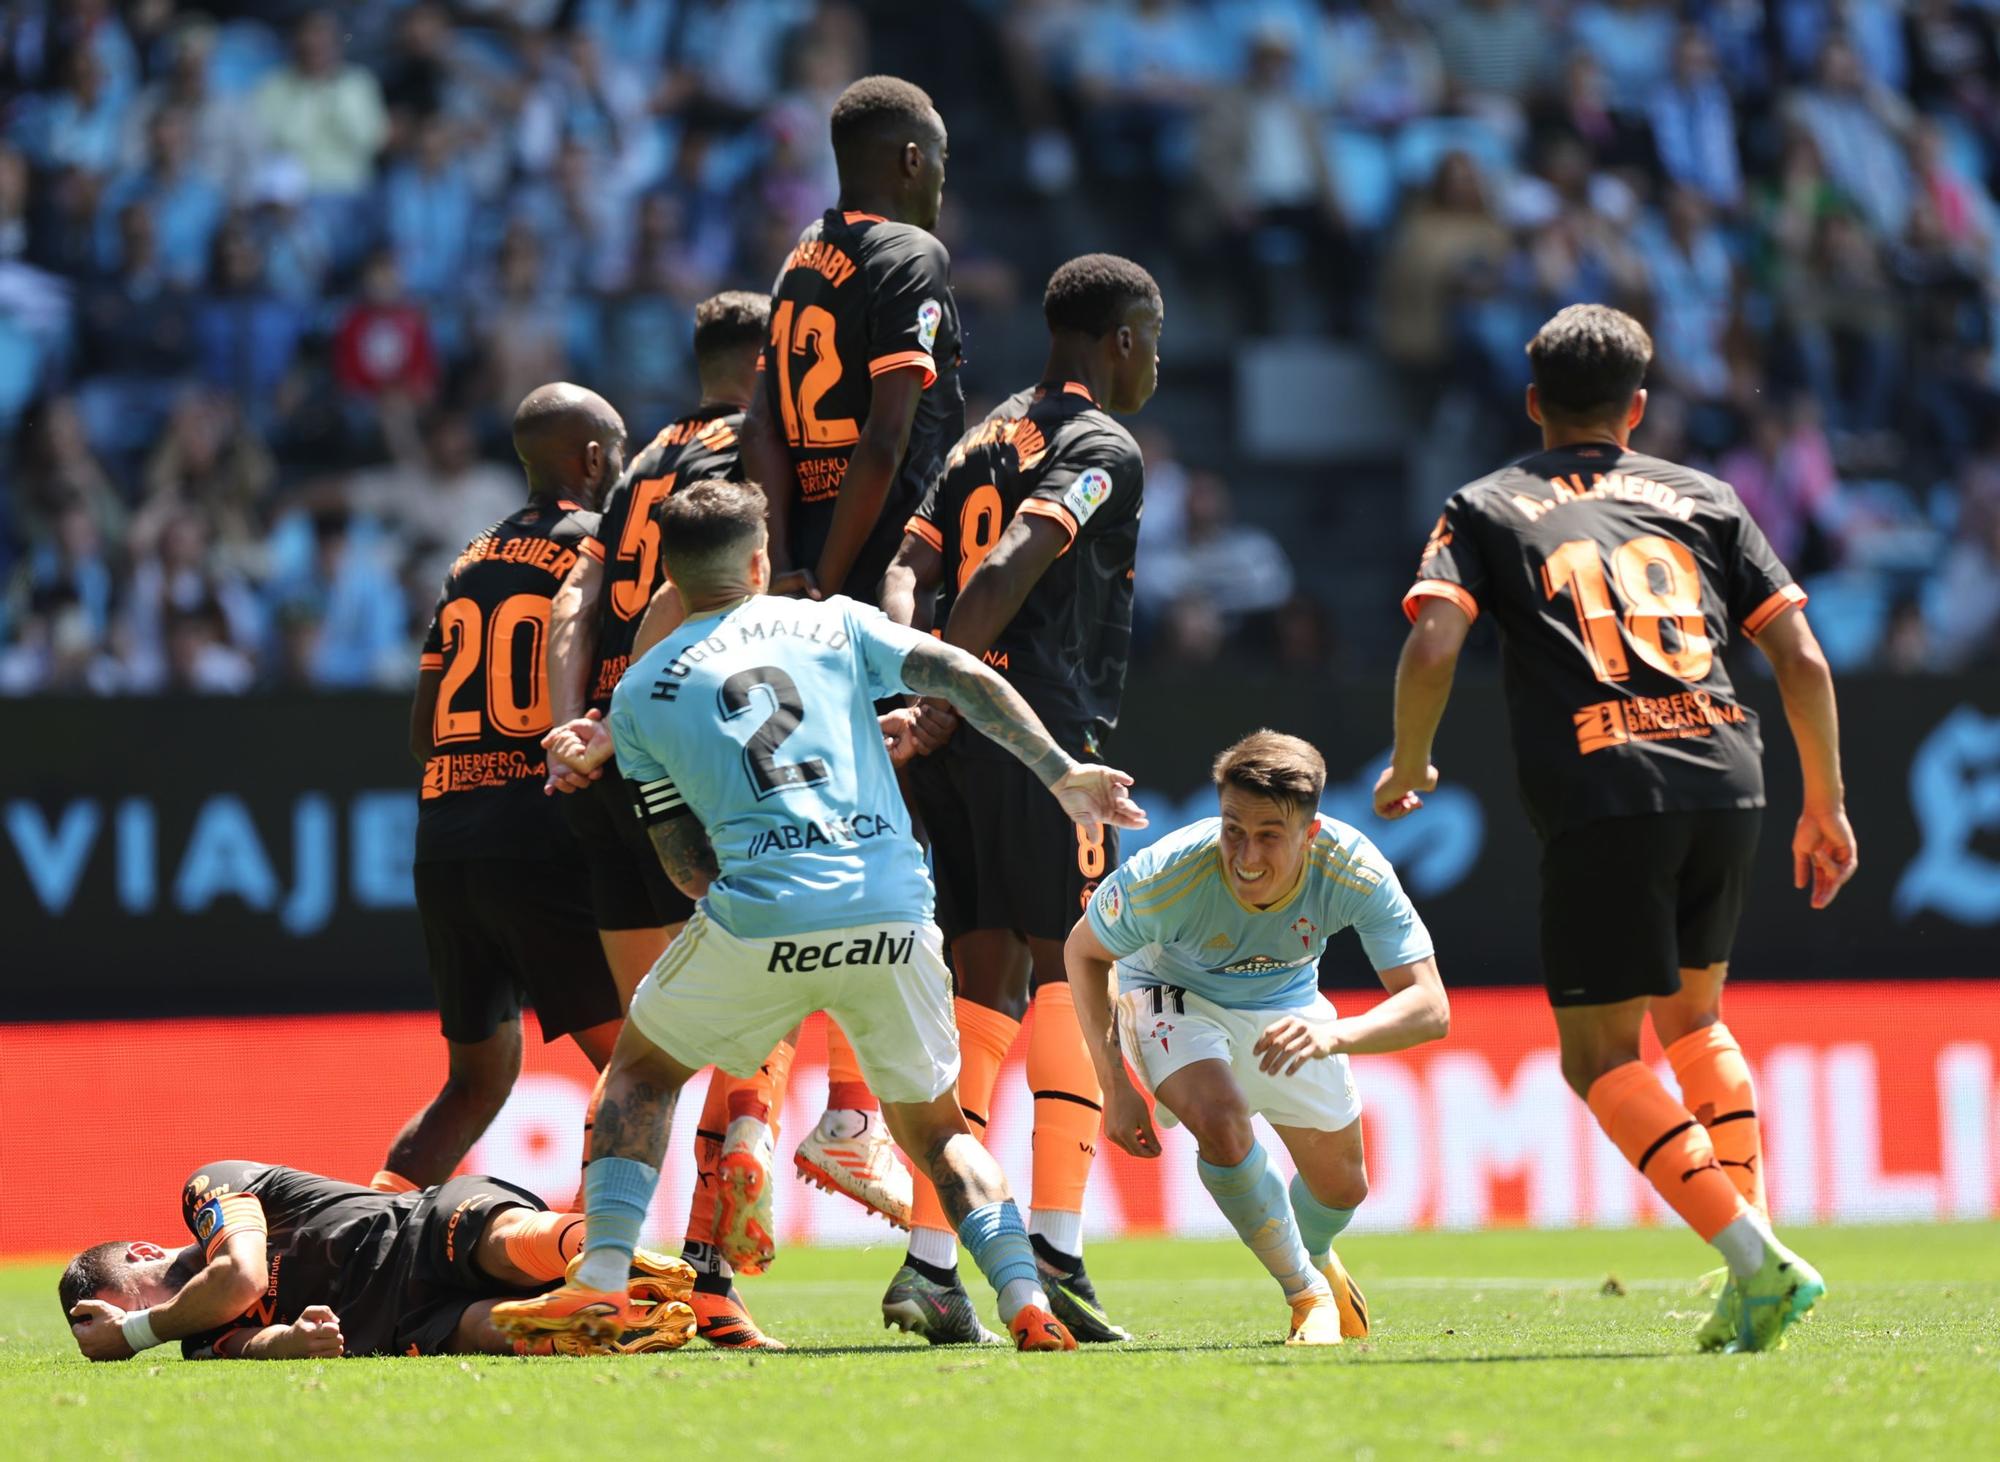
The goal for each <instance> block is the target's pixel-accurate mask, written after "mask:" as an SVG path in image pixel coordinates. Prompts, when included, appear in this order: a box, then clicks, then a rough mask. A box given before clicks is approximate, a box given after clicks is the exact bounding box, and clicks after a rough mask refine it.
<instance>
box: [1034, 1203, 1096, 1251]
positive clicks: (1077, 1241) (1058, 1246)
mask: <svg viewBox="0 0 2000 1462" xmlns="http://www.w3.org/2000/svg"><path fill="white" fill-rule="evenodd" d="M1028 1232H1029V1233H1031V1234H1037V1235H1040V1237H1041V1239H1042V1241H1043V1242H1044V1243H1046V1244H1047V1245H1048V1246H1049V1247H1050V1248H1051V1249H1054V1250H1055V1251H1056V1252H1057V1253H1058V1254H1066V1255H1068V1256H1069V1257H1070V1258H1072V1259H1081V1258H1082V1257H1083V1215H1082V1214H1081V1213H1065V1212H1064V1211H1063V1210H1062V1209H1060V1208H1034V1209H1030V1210H1029V1211H1028Z"/></svg>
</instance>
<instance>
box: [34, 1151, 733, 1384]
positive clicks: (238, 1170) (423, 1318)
mask: <svg viewBox="0 0 2000 1462" xmlns="http://www.w3.org/2000/svg"><path fill="white" fill-rule="evenodd" d="M181 1217H182V1219H183V1221H184V1222H185V1223H186V1224H187V1227H188V1232H189V1233H190V1234H192V1235H193V1236H194V1242H193V1243H191V1244H187V1245H184V1246H182V1247H179V1248H173V1247H166V1246H162V1245H159V1244H150V1243H145V1242H143V1241H136V1240H135V1241H123V1240H121V1241H117V1242H114V1243H108V1244H98V1245H95V1246H94V1247H92V1248H88V1249H85V1250H84V1251H83V1252H82V1253H81V1254H79V1255H77V1256H76V1258H74V1259H73V1260H71V1261H70V1264H69V1267H68V1268H67V1269H66V1270H64V1271H63V1276H62V1280H61V1282H60V1283H59V1285H58V1286H57V1292H58V1294H59V1296H60V1298H61V1300H62V1307H63V1314H64V1315H65V1316H66V1317H68V1319H69V1320H70V1322H71V1324H70V1329H71V1331H72V1333H73V1334H74V1335H75V1336H76V1343H77V1346H78V1348H79V1349H81V1350H82V1351H83V1353H84V1355H85V1356H86V1357H88V1358H89V1359H91V1360H123V1359H125V1358H126V1357H128V1356H131V1355H135V1354H137V1353H138V1352H139V1351H142V1350H146V1349H149V1348H150V1347H152V1346H155V1345H159V1344H163V1343H164V1342H166V1341H169V1340H178V1341H180V1343H181V1354H182V1355H183V1356H186V1357H188V1358H190V1359H211V1358H218V1359H225V1360H293V1359H300V1358H304V1357H314V1356H340V1355H444V1354H452V1353H467V1352H486V1353H488V1354H499V1355H509V1354H516V1353H519V1354H548V1353H549V1352H550V1350H551V1349H553V1348H560V1349H561V1350H563V1351H564V1352H565V1353H568V1354H588V1353H592V1352H602V1351H608V1350H620V1351H628V1352H632V1351H646V1350H676V1349H679V1348H680V1347H681V1346H682V1345H685V1344H686V1343H687V1340H688V1337H689V1336H691V1335H692V1334H693V1333H694V1314H693V1312H692V1311H691V1310H689V1309H688V1307H687V1306H686V1305H685V1304H683V1303H682V1300H683V1299H684V1298H685V1297H686V1295H687V1292H688V1286H689V1284H690V1283H691V1282H692V1281H693V1279H694V1275H693V1273H692V1272H691V1271H690V1270H689V1269H688V1267H687V1266H686V1265H685V1264H682V1263H681V1262H680V1261H678V1260H675V1259H668V1258H665V1257H663V1256H661V1255H658V1254H651V1253H648V1252H647V1251H645V1250H643V1249H642V1250H640V1251H638V1252H637V1253H636V1254H635V1255H634V1256H633V1267H634V1270H635V1272H636V1274H637V1276H638V1277H637V1279H636V1281H635V1282H634V1284H633V1290H634V1292H635V1294H637V1295H639V1296H641V1297H642V1301H643V1302H642V1303H638V1304H635V1306H634V1322H635V1323H634V1324H633V1326H632V1327H631V1328H630V1329H629V1330H628V1331H627V1332H626V1333H625V1334H623V1335H621V1336H620V1337H619V1338H618V1339H617V1340H616V1341H614V1342H612V1343H611V1344H608V1345H606V1344H600V1343H597V1342H588V1343H575V1344H564V1345H562V1346H560V1347H552V1346H551V1345H550V1344H549V1343H548V1342H547V1341H542V1342H536V1343H524V1342H520V1341H516V1340H514V1339H513V1338H512V1337H510V1336H507V1335H504V1334H502V1333H501V1332H500V1331H499V1330H497V1329H495V1328H494V1326H493V1323H492V1321H491V1319H490V1314H491V1311H492V1309H493V1306H494V1304H496V1303H497V1302H498V1301H499V1300H501V1299H504V1298H506V1297H508V1296H510V1295H520V1294H522V1293H524V1292H532V1291H536V1290H542V1289H546V1288H548V1287H549V1285H551V1284H552V1283H553V1282H554V1281H556V1280H557V1279H560V1278H561V1277H562V1273H563V1270H564V1268H565V1266H567V1265H568V1264H570V1263H571V1262H573V1261H574V1260H575V1258H576V1256H577V1252H578V1250H579V1249H580V1248H581V1246H582V1242H583V1219H582V1218H581V1217H580V1216H579V1215H577V1214H574V1213H550V1212H548V1211H547V1208H546V1205H544V1204H543V1202H542V1200H541V1199H539V1198H537V1197H536V1196H535V1195H534V1194H533V1193H530V1192H529V1191H528V1190H527V1189H525V1188H517V1187H515V1186H514V1185H513V1184H512V1183H505V1182H502V1181H501V1180H500V1179H498V1178H481V1177H463V1178H453V1179H452V1180H451V1181H450V1182H448V1183H445V1184H443V1185H442V1186H440V1187H435V1188H422V1189H417V1190H413V1191H410V1192H406V1193H397V1194H385V1193H382V1192H379V1191H377V1190H375V1189H373V1188H362V1187H357V1186H356V1185H355V1184H353V1183H342V1182H339V1181H337V1180H335V1179H333V1178H323V1177H321V1176H319V1175H318V1174H317V1173H308V1172H302V1171H301V1170H299V1169H298V1168H284V1167H269V1166H266V1165H265V1164H263V1163H251V1162H216V1163H209V1164H207V1165H206V1166H204V1167H202V1168H201V1169H199V1170H198V1171H197V1172H196V1173H195V1174H194V1175H193V1176H192V1177H191V1178H189V1179H188V1181H187V1184H186V1186H185V1187H184V1188H183V1189H182V1190H181Z"/></svg>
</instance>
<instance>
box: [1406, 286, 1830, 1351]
mask: <svg viewBox="0 0 2000 1462" xmlns="http://www.w3.org/2000/svg"><path fill="white" fill-rule="evenodd" d="M1652 354H1653V343H1652V340H1651V339H1650V338H1649V337H1648V336H1647V334H1646V332H1645V330H1644V328H1643V327H1641V326H1640V324H1639V323H1638V321H1636V320H1634V319H1632V318H1631V317H1630V316H1629V315H1625V314H1622V313H1620V312H1619V311H1617V310H1614V309H1610V308H1608V307H1606V306H1603V305H1572V306H1571V307H1570V308H1568V309H1566V310H1563V311H1562V312H1561V313H1559V314H1558V315H1556V316H1555V318H1553V319H1551V320H1550V321H1549V322H1548V323H1547V324H1545V325H1544V326H1542V328H1541V330H1540V332H1538V333H1537V334H1536V336H1535V338H1534V340H1533V341H1531V342H1530V343H1529V346H1528V359H1529V363H1530V365H1531V367H1532V370H1533V377H1534V384H1533V385H1531V386H1530V387H1529V388H1528V414H1529V416H1530V417H1532V418H1533V419H1534V421H1535V422H1536V423H1537V424H1538V425H1539V426H1540V427H1541V429H1542V446H1543V450H1542V451H1540V452H1538V453H1536V454H1535V455H1534V456H1531V457H1527V458H1524V459H1523V460H1521V461H1519V462H1517V463H1515V464H1514V465H1513V466H1511V467H1505V468H1502V469H1501V470H1500V471H1498V472H1496V473H1494V474H1492V475H1491V476H1490V477H1485V478H1481V479H1480V480H1479V481H1478V482H1475V483H1473V484H1471V485H1470V486H1469V487H1466V488H1464V489H1462V490H1461V491H1459V492H1458V493H1456V494H1455V495H1453V497H1452V498H1451V500H1450V501H1449V502H1448V503H1446V504H1445V510H1444V515H1443V516H1442V517H1441V518H1439V519H1438V524H1437V527H1436V529H1435V530H1434V531H1433V532H1432V534H1431V539H1430V543H1429V545H1428V546H1427V547H1426V549H1425V551H1424V557H1423V563H1422V566H1421V567H1420V568H1419V570H1418V578H1417V582H1416V584H1415V586H1414V587H1413V588H1411V590H1410V591H1409V593H1408V594H1407V595H1406V596H1405V597H1404V601H1403V607H1404V609H1405V611H1406V612H1407V613H1408V614H1409V616H1410V619H1411V620H1412V623H1413V627H1412V629H1411V631H1410V638H1409V641H1408V643H1407V644H1406V645H1405V646H1404V649H1403V657H1402V663H1401V665H1400V666H1399V668H1398V670H1397V675H1396V745H1395V752H1394V757H1393V760H1392V762H1391V764H1390V766H1389V768H1388V770H1386V771H1385V772H1383V774H1382V777H1381V779H1380V781H1379V782H1378V783H1377V784H1376V789H1375V810H1376V811H1377V812H1378V813H1379V814H1380V815H1382V816H1384V817H1390V818H1395V817H1403V816H1407V815H1408V814H1409V813H1411V812H1413V811H1415V810H1416V809H1418V808H1419V807H1421V806H1422V805H1423V794H1424V793H1425V792H1427V791H1429V790H1430V789H1431V788H1432V787H1434V786H1436V785H1437V769H1436V768H1435V767H1433V766H1431V765H1430V753H1431V743H1432V738H1433V736H1434V735H1435V733H1436V730H1437V726H1438V722H1439V720H1440V719H1441V718H1442V716H1443V714H1444V708H1445V702H1446V699H1447V698H1448V697H1449V695H1450V693H1451V678H1452V672H1453V668H1454V666H1455V665H1456V663H1457V658H1458V653H1459V649H1460V647H1461V646H1462V645H1463V644H1464V642H1465V637H1466V634H1467V632H1468V631H1469V630H1470V629H1471V628H1472V624H1473V621H1474V620H1475V619H1477V618H1478V617H1479V615H1480V614H1481V613H1482V612H1490V613H1491V614H1492V616H1493V619H1494V621H1495V623H1496V624H1497V626H1498V628H1499V633H1500V648H1501V662H1502V670H1503V675H1504V679H1505V682H1506V689H1507V706H1508V714H1509V719H1510V721H1511V723H1512V733H1513V744H1514V756H1515V760H1516V763H1517V765H1518V767H1519V771H1520V783H1521V793H1522V797H1523V799H1524V800H1525V802H1526V803H1527V807H1528V815H1529V819H1530V821H1532V822H1533V824H1534V826H1535V831H1536V832H1537V834H1538V835H1539V836H1540V838H1541V840H1542V909H1541V942H1542V963H1543V973H1544V977H1545V979H1546V981H1547V984H1548V993H1549V1000H1550V1003H1551V1004H1552V1005H1553V1006H1554V1007H1555V1018H1556V1031H1557V1035H1558V1037H1559V1039H1560V1041H1561V1046H1562V1068H1563V1076H1564V1078H1565V1079H1566V1080H1567V1081H1568V1082H1569V1084H1570V1087H1571V1088H1572V1089H1573V1090H1574V1091H1575V1092H1576V1093H1577V1095H1578V1096H1580V1097H1582V1098H1584V1100H1585V1102H1586V1103H1587V1104H1588V1105H1589V1107H1590V1111H1591V1115H1592V1116H1594V1117H1595V1118H1596V1119H1597V1121H1598V1124H1599V1125H1600V1126H1601V1127H1603V1129H1604V1131H1605V1132H1606V1134H1607V1135H1609V1137H1610V1138H1611V1140H1612V1141H1613V1142H1614V1143H1615V1144H1616V1145H1617V1147H1618V1149H1619V1151H1620V1152H1622V1153H1623V1154H1624V1155H1625V1157H1626V1159H1627V1160H1628V1161H1630V1162H1631V1163H1632V1165H1633V1166H1634V1167H1636V1168H1637V1169H1638V1170H1639V1172H1640V1173H1641V1174H1642V1175H1643V1176H1644V1177H1645V1178H1646V1179H1647V1180H1648V1181H1649V1182H1651V1183H1652V1184H1653V1186H1654V1187H1655V1188H1656V1189H1657V1190H1658V1191H1659V1193H1660V1196H1661V1197H1662V1198H1664V1199H1665V1200H1666V1202H1667V1203H1668V1205H1669V1206H1670V1207H1672V1208H1673V1210H1674V1211H1675V1212H1676V1213H1677V1214H1679V1215H1680V1217H1681V1218H1682V1219H1683V1220H1684V1221H1685V1222H1686V1223H1687V1224H1688V1226H1689V1227H1690V1228H1692V1229H1694V1231H1695V1232H1696V1233H1697V1234H1699V1235H1700V1236H1701V1237H1702V1238H1703V1239H1705V1240H1707V1241H1708V1242H1709V1243H1711V1244H1713V1245H1714V1246H1715V1247H1716V1249H1717V1250H1719V1251H1720V1252H1721V1254H1722V1257H1723V1259H1724V1261H1725V1262H1726V1263H1727V1265H1728V1270H1729V1280H1728V1282H1727V1284H1726V1285H1725V1286H1724V1288H1723V1292H1722V1296H1721V1300H1720V1302H1719V1303H1718V1304H1717V1306H1716V1309H1715V1313H1714V1314H1713V1315H1711V1316H1710V1317H1709V1320H1708V1321H1707V1323H1706V1324H1704V1325H1703V1327H1702V1329H1701V1332H1700V1334H1699V1336H1698V1341H1699V1344H1700V1345H1701V1348H1702V1349H1704V1350H1724V1349H1727V1350H1765V1349H1769V1348H1771V1347H1773V1346H1775V1345H1777V1344H1778V1343H1779V1342H1780V1339H1781V1337H1782V1335H1783V1333H1784V1331H1785V1330H1786V1329H1787V1328H1788V1327H1789V1326H1790V1325H1791V1324H1792V1323H1793V1322H1794V1321H1796V1320H1797V1319H1798V1318H1799V1317H1801V1316H1802V1315H1804V1314H1805V1313H1806V1311H1808V1310H1809V1309H1811V1308H1812V1306H1813V1303H1814V1302H1815V1301H1816V1300H1817V1299H1818V1298H1819V1296H1820V1295H1821V1294H1822V1293H1823V1292H1824V1290H1825V1286H1824V1285H1823V1284H1822V1282H1821V1280H1820V1277H1819V1275H1818V1274H1817V1273H1816V1272H1814V1270H1813V1269H1812V1267H1811V1266H1810V1265H1808V1264H1806V1263H1805V1261H1803V1260H1802V1259H1800V1258H1799V1257H1798V1256H1797V1255H1795V1254H1793V1253H1791V1252H1790V1251H1789V1250H1788V1249H1786V1248H1785V1247H1784V1246H1783V1245H1782V1244H1780V1243H1779V1242H1778V1240H1777V1239H1776V1238H1775V1237H1774V1236H1773V1235H1772V1233H1771V1229H1770V1223H1769V1218H1768V1215H1767V1213H1766V1211H1765V1205H1764V1187H1763V1176H1762V1172H1761V1147H1762V1144H1761V1139H1760V1136H1759V1132H1758V1122H1757V1110H1756V1096H1755V1092H1754V1091H1753V1089H1752V1086H1751V1080H1750V1070H1749V1067H1748V1066H1747V1065H1745V1064H1744V1060H1743V1053H1742V1051H1741V1050H1740V1049H1739V1048H1738V1047H1737V1044H1736V1040H1735V1038H1734V1037H1733V1036H1731V1035H1730V1033H1729V1030H1728V1027H1726V1026H1725V1025H1723V1024H1722V984H1723V980H1724V977H1725V976H1726V975H1727V973H1728V969H1729V965H1728V961H1729V949H1730V944H1731V943H1732V941H1733V940H1734V938H1735V934H1736V925H1737V921H1738V919H1739V917H1740V916H1741V914H1742V910H1743V901H1744V895H1745V891H1746V889H1747V888H1748V885H1749V880H1750V870H1751V867H1752V863H1753V859H1754V854H1755V851H1756V846H1757V833H1758V825H1759V823H1760V822H1761V820H1762V816H1763V813H1762V809H1763V806H1764V769H1763V745H1762V742H1761V739H1760V738H1759V736H1758V731H1757V716H1756V713H1755V712H1753V711H1751V710H1750V709H1748V708H1747V707H1746V706H1744V705H1743V704H1742V702H1741V701H1740V700H1739V699H1738V698H1737V694H1736V690H1735V687H1734V686H1733V685H1732V684H1731V681H1730V677H1729V672H1728V670H1727V668H1726V667H1725V666H1724V664H1723V651H1724V649H1725V648H1726V647H1727V646H1728V645H1729V642H1730V640H1731V638H1732V637H1733V636H1735V635H1737V634H1741V635H1743V636H1744V637H1745V638H1747V639H1749V640H1750V641H1751V643H1753V644H1755V645H1756V646H1757V648H1758V649H1759V650H1761V651H1763V653H1764V655H1765V657H1766V658H1767V659H1768V660H1769V661H1770V663H1771V668H1772V670H1773V672H1774V673H1775V675H1776V679H1777V682H1778V691H1779V694H1780V695H1781V696H1782V698H1783V700H1784V705H1785V715H1786V719H1787V720H1788V721H1789V722H1790V723H1791V728H1792V737H1793V740H1794V741H1795V742H1796V743H1797V747H1798V754H1799V764H1800V769H1801V771H1802V773H1803V780H1804V785H1805V807H1804V811H1803V813H1802V815H1801V816H1800V818H1799V820H1798V825H1797V828H1796V830H1795V832H1794V833H1793V835H1792V862H1793V876H1794V881H1795V882H1796V883H1797V885H1798V887H1800V888H1806V887H1808V885H1810V887H1811V897H1812V904H1813V907H1814V908H1825V907H1826V906H1827V905H1828V904H1830V903H1832V902H1833V899H1834V897H1835V895H1837V894H1838V893H1839V891H1840V889H1841V887H1842V885H1844V884H1845V883H1846V882H1847V880H1848V879H1849V878H1850V877H1852V876H1853V874H1854V870H1855V867H1856V866H1857V865H1856V857H1857V849H1856V845H1855V839H1854V830H1853V828H1852V827H1850V826H1849V825H1848V821H1847V813H1846V810H1845V794H1844V790H1843V787H1842V784H1841V774H1840V737H1839V729H1838V717H1837V715H1836V711H1835V705H1834V692H1833V678H1832V676H1831V675H1830V674H1829V673H1828V670H1827V664H1826V659H1825V657H1824V656H1823V655H1822V654H1821V652H1820V649H1819V644H1818V642H1817V641H1816V640H1815V639H1814V638H1813V633H1812V630H1811V629H1810V628H1809V627H1808V625H1807V624H1806V618H1805V613H1804V611H1803V609H1802V607H1801V606H1803V605H1804V603H1805V601H1806V596H1805V592H1804V591H1803V590H1802V589H1800V588H1799V586H1798V585H1797V584H1795V583H1794V582H1793V581H1792V576H1791V574H1790V573H1788V572H1787V571H1786V569H1785V566H1784V565H1783V564H1782V563H1780V562H1779V561H1778V557H1777V555H1776V554H1774V553H1773V552H1772V551H1771V545H1770V544H1769V543H1768V542H1767V541H1766V540H1765V537H1764V535H1763V533H1762V532H1761V531H1759V529H1758V527H1757V524H1756V522H1755V521H1754V520H1753V519H1752V518H1751V517H1750V515H1749V514H1748V513H1747V512H1746V511H1745V510H1744V507H1743V504H1742V502H1741V500H1740V499H1738V497H1737V496H1736V493H1735V491H1734V489H1732V488H1731V487H1730V486H1729V484H1728V483H1726V482H1720V481H1718V480H1716V479H1715V478H1713V477H1710V476H1708V475H1706V474H1705V473H1701V472H1696V471H1693V470H1691V469H1689V468H1686V467H1682V466H1679V465H1677V464H1675V463H1672V462H1665V461H1662V460H1660V459H1659V458H1657V457H1648V456H1644V455H1642V454H1640V453H1637V452H1634V451H1633V450H1632V449H1631V446H1630V440H1631V435H1632V431H1633V429H1634V428H1635V427H1637V426H1638V424H1639V421H1640V419H1641V418H1642V417H1643V416H1644V415H1645V411H1646V393H1645V391H1644V390H1642V389H1641V385H1642V383H1643V382H1644V380H1645V376H1646V368H1647V366H1648V364H1649V363H1650V362H1651V360H1652ZM1649 1017H1650V1019H1651V1020H1652V1023H1653V1029H1654V1032H1655V1033H1656V1034H1657V1035H1658V1037H1659V1040H1660V1044H1661V1046H1662V1047H1663V1048H1664V1049H1665V1053H1666V1057H1667V1060H1668V1063H1669V1064H1670V1065H1671V1066H1672V1068H1673V1071H1674V1076H1675V1080H1676V1084H1677V1085H1678V1086H1679V1088H1680V1093H1679V1096H1678V1097H1676V1096H1675V1095H1674V1094H1672V1093H1670V1092H1669V1091H1668V1090H1667V1088H1666V1087H1665V1086H1664V1085H1662V1083H1661V1082H1660V1080H1659V1079H1658V1078H1657V1077H1656V1076H1655V1075H1654V1074H1653V1072H1652V1069H1651V1068H1650V1067H1648V1066H1647V1065H1646V1064H1645V1063H1644V1062H1643V1061H1642V1060H1641V1059H1640V1045H1639V1040H1640V1034H1641V1032H1642V1030H1643V1029H1644V1027H1645V1024H1646V1021H1647V1020H1648V1018H1649Z"/></svg>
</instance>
